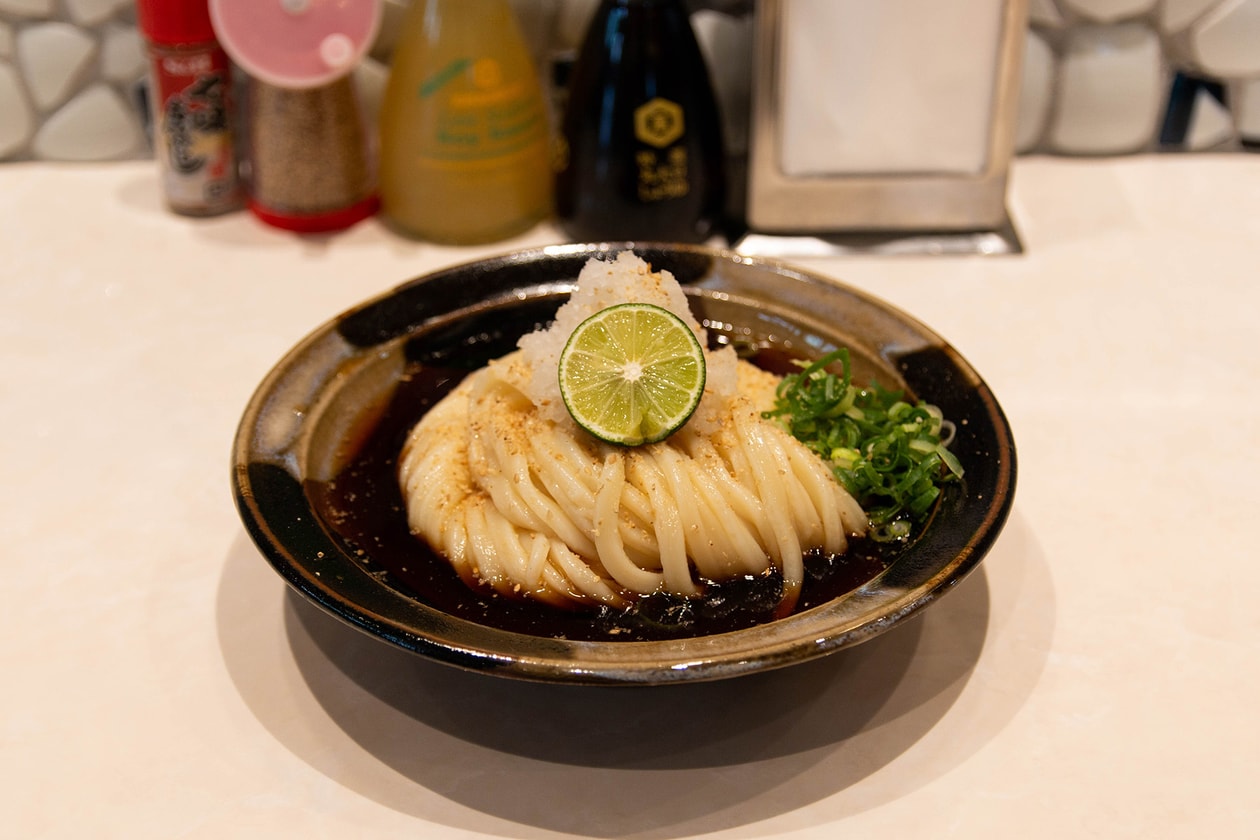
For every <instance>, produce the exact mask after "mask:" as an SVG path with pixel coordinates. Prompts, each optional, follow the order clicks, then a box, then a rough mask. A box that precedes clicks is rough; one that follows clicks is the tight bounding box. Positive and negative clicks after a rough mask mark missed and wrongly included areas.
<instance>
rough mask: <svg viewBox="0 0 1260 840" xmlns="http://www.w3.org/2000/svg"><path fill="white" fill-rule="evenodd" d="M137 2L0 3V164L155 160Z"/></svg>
mask: <svg viewBox="0 0 1260 840" xmlns="http://www.w3.org/2000/svg"><path fill="white" fill-rule="evenodd" d="M146 70H147V61H146V58H145V49H144V44H143V42H142V41H141V39H140V37H139V35H138V33H137V31H136V23H135V8H134V3H133V0H0V160H32V159H34V160H72V161H92V160H125V159H128V158H140V157H148V156H149V155H151V154H152V151H151V149H150V147H149V143H148V140H147V138H146V137H145V133H144V120H143V119H142V116H141V115H142V108H141V104H140V101H139V99H138V96H139V91H140V85H141V82H142V80H143V79H144V78H145V73H146Z"/></svg>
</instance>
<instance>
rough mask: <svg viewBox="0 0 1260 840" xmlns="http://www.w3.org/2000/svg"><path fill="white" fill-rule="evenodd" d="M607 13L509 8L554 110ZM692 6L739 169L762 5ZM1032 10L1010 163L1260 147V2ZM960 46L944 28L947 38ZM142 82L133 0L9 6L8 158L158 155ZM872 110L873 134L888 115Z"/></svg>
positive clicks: (1083, 1)
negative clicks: (589, 35) (590, 29)
mask: <svg viewBox="0 0 1260 840" xmlns="http://www.w3.org/2000/svg"><path fill="white" fill-rule="evenodd" d="M762 2H763V3H766V2H768V0H762ZM597 5H598V4H597V2H596V0H512V7H513V9H514V10H515V13H516V16H517V19H518V22H519V24H520V28H521V30H522V32H523V34H524V36H525V39H526V41H527V44H528V47H529V49H530V50H531V52H532V54H533V56H534V58H535V60H536V62H537V65H538V68H539V75H540V78H541V79H542V81H543V84H544V88H545V92H546V94H547V95H548V96H549V97H550V104H551V105H552V106H553V108H554V109H556V111H557V112H558V111H559V109H560V108H562V107H563V100H564V96H565V93H566V91H565V87H566V84H567V82H568V79H569V71H570V70H571V69H572V65H573V62H574V60H575V56H576V54H577V51H578V49H579V45H580V42H581V41H582V38H583V35H584V33H585V31H586V29H587V26H588V24H589V21H590V18H591V15H592V14H593V12H594V10H595V8H596V6H597ZM776 5H778V4H776ZM784 5H786V0H785V3H784ZM799 5H804V3H802V4H799ZM813 5H814V6H818V4H816V3H815V4H813ZM406 6H407V3H406V2H405V0H386V1H385V2H384V3H383V22H382V25H381V26H380V29H379V34H378V35H377V36H376V37H375V39H374V42H373V44H372V46H371V49H370V51H369V53H368V54H367V57H366V58H365V59H364V60H362V61H361V62H359V63H358V64H357V66H356V67H355V69H354V71H353V74H352V80H353V84H354V85H355V86H356V87H357V89H358V94H359V100H360V102H361V104H362V108H363V109H364V111H366V113H367V119H366V121H365V122H366V124H367V125H369V126H375V125H376V113H377V111H378V110H379V108H380V106H381V101H382V97H383V96H384V91H385V88H386V84H387V80H388V76H389V71H390V65H391V61H392V58H393V56H394V53H395V50H396V49H397V47H398V44H397V38H398V35H399V32H400V29H401V27H400V21H401V20H402V19H403V16H404V14H405V11H406ZM881 6H882V4H881ZM687 8H688V11H689V12H690V14H691V21H692V25H693V28H694V31H695V33H696V36H697V38H698V40H699V42H700V46H701V49H702V51H703V54H704V58H705V60H706V62H707V64H708V66H709V69H710V73H711V77H712V86H713V89H714V92H715V94H716V96H717V98H718V100H719V102H720V105H721V122H722V127H723V132H724V142H725V144H726V149H727V152H728V154H729V155H731V156H732V157H733V158H734V159H740V158H741V156H743V155H744V154H745V153H746V152H747V148H748V142H749V126H750V124H751V120H750V112H751V110H752V107H753V105H752V95H753V89H754V80H753V75H754V71H755V68H754V62H753V61H752V60H750V57H751V55H752V50H753V45H754V38H755V35H754V28H755V25H756V24H755V18H756V12H757V0H711V1H710V2H704V0H690V2H689V3H688V6H687ZM1024 8H1025V10H1026V16H1025V17H1024V18H1023V22H1022V24H1021V37H1022V44H1021V45H1020V54H1019V60H1018V66H1017V68H1016V70H1015V71H1014V72H1017V74H1018V80H1017V81H1016V83H1017V85H1018V95H1017V100H1018V107H1017V109H1016V113H1015V115H1014V126H1013V129H1012V130H1013V146H1014V149H1013V151H1014V153H1015V154H1019V155H1031V154H1049V155H1077V156H1102V155H1126V154H1135V153H1150V152H1176V153H1196V152H1239V153H1246V152H1249V151H1251V150H1254V149H1255V148H1257V146H1258V145H1260V0H1030V2H1028V4H1027V6H1026V7H1024ZM932 26H933V27H937V24H936V23H933V24H932ZM938 28H939V27H938ZM957 36H958V33H957V31H955V30H951V29H950V28H948V27H945V28H940V35H939V37H940V38H942V39H944V38H957ZM915 72H916V68H914V67H909V66H904V63H903V62H901V63H899V61H898V59H896V57H895V56H894V57H891V58H888V57H886V58H885V60H883V61H878V62H875V63H872V64H871V75H872V76H874V75H877V74H878V75H881V76H882V77H883V78H882V80H881V79H878V78H867V79H857V80H854V79H849V80H845V83H846V84H848V86H849V87H850V88H856V89H858V90H860V91H862V92H863V95H864V96H865V97H866V98H867V99H869V98H871V97H876V98H877V97H879V96H881V95H884V94H883V93H881V91H896V90H898V88H897V86H896V84H891V85H889V84H883V83H882V82H886V81H888V78H887V77H888V76H890V75H898V74H904V75H906V76H912V75H913V74H914V73H915ZM148 88H149V80H148V57H147V54H146V44H145V41H144V38H143V37H142V35H141V33H140V32H139V31H138V24H137V14H136V8H135V2H134V0H0V162H17V161H28V160H39V161H110V160H136V159H143V158H147V157H151V156H152V155H153V154H154V152H153V145H152V131H151V127H150V119H149V117H148V113H149V111H148V106H147V104H146V103H147V99H148ZM790 93H791V92H790V91H789V92H788V93H787V94H785V96H789V95H790ZM811 95H812V94H811ZM851 98H852V97H851ZM863 107H864V108H865V109H866V111H865V114H864V116H863V119H864V120H866V121H867V122H868V123H870V124H872V125H874V126H875V127H876V128H878V122H879V120H880V119H883V118H884V117H882V116H881V113H882V112H881V111H880V110H879V108H878V107H876V106H874V105H871V104H870V103H869V102H867V103H865V104H864V105H863ZM921 142H922V143H925V144H931V143H932V142H933V139H932V138H931V137H927V136H925V137H923V138H922V139H921ZM738 180H739V178H738V177H737V178H736V181H738ZM734 186H735V188H736V189H737V190H738V188H739V187H740V184H738V183H736V184H735V185H734Z"/></svg>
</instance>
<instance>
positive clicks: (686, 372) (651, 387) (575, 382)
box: [558, 303, 706, 446]
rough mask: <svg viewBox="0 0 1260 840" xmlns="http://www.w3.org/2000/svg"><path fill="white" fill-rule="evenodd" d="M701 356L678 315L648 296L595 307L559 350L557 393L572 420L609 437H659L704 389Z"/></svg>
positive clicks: (633, 440)
mask: <svg viewBox="0 0 1260 840" xmlns="http://www.w3.org/2000/svg"><path fill="white" fill-rule="evenodd" d="M705 375H706V371H705V356H704V348H703V347H701V346H700V341H699V339H698V338H697V337H696V334H695V333H694V332H693V331H692V329H691V327H689V326H688V325H687V324H686V323H685V322H684V321H683V320H682V319H680V318H679V317H678V316H677V315H675V314H674V313H672V312H670V311H669V310H667V309H663V308H662V307H659V306H656V305H654V304H650V303H623V304H619V305H617V306H610V307H608V308H606V309H601V310H600V311H598V312H596V313H595V314H593V315H591V316H590V317H589V318H587V319H586V320H585V321H583V322H582V323H580V324H579V325H578V326H577V328H576V329H574V330H573V333H572V334H571V335H570V336H569V339H568V341H567V342H566V343H565V346H564V349H563V350H562V351H561V353H560V363H559V371H558V378H559V384H560V395H561V397H562V398H563V400H564V404H565V407H566V408H567V409H568V410H569V414H570V416H572V417H573V420H574V422H576V423H577V424H578V425H579V426H581V427H582V428H583V429H585V430H586V431H587V432H589V433H590V434H592V435H594V436H595V437H597V438H599V439H600V440H603V441H606V442H608V443H615V444H620V445H623V446H638V445H641V444H647V443H656V442H657V441H661V440H664V439H665V438H667V437H669V436H670V435H671V434H673V433H674V432H676V431H677V430H678V429H680V428H682V426H683V425H684V424H685V423H686V422H687V420H688V419H689V418H690V417H691V415H692V414H693V413H694V412H695V410H696V407H697V406H698V405H699V404H700V399H701V397H702V396H703V395H704V384H705Z"/></svg>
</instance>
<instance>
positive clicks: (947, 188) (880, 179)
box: [747, 0, 1028, 235]
mask: <svg viewBox="0 0 1260 840" xmlns="http://www.w3.org/2000/svg"><path fill="white" fill-rule="evenodd" d="M980 1H981V2H982V0H980ZM902 3H905V4H906V5H907V11H909V7H910V6H913V5H914V0H888V2H886V3H885V2H881V3H879V4H870V5H869V6H868V7H867V8H871V9H873V8H875V7H876V5H878V8H879V10H880V12H879V13H880V14H889V13H891V14H894V15H895V14H898V11H897V7H898V5H900V4H902ZM952 5H953V4H940V6H942V7H949V6H952ZM854 8H856V7H854ZM837 9H838V7H837V6H819V5H818V4H817V3H815V2H811V1H810V0H760V2H759V3H758V4H757V10H756V20H755V28H756V35H755V46H754V60H755V64H754V67H755V70H754V79H753V103H752V127H751V137H750V148H749V160H748V197H747V219H748V223H749V227H750V228H751V229H752V231H753V232H754V233H765V234H820V235H825V234H830V233H846V232H867V233H869V232H872V231H882V232H897V231H917V232H923V231H941V232H961V231H986V230H996V229H1000V228H1009V220H1008V217H1007V212H1006V182H1007V172H1008V169H1009V166H1010V162H1011V158H1012V156H1013V153H1014V143H1015V141H1014V137H1015V118H1016V113H1017V110H1018V97H1019V81H1020V66H1021V61H1022V54H1023V43H1024V38H1025V31H1026V24H1027V13H1028V8H1027V0H1004V1H1003V2H1000V3H998V4H997V5H996V7H995V8H994V10H993V13H994V14H996V15H998V17H999V19H998V20H996V21H993V22H992V32H993V33H995V37H996V38H997V39H998V41H997V43H996V44H985V46H984V48H985V49H986V50H987V49H993V53H992V54H993V56H994V57H995V59H996V60H995V63H994V66H993V67H992V76H991V77H990V78H989V79H988V84H989V85H990V88H989V89H990V90H991V98H990V100H989V107H988V112H987V114H985V115H983V117H984V120H985V122H984V124H983V125H977V126H975V127H974V128H975V130H976V136H977V137H981V138H982V139H983V141H984V142H985V144H986V146H985V148H984V149H983V150H982V151H983V155H982V160H979V161H978V165H976V166H975V167H973V168H970V169H966V168H962V169H960V168H957V167H955V168H954V169H953V170H952V171H941V170H938V171H933V170H932V167H931V166H930V165H929V164H925V165H924V166H923V167H922V168H919V167H917V166H914V165H909V166H905V165H902V166H900V167H899V168H896V169H895V170H894V169H890V170H888V171H879V170H878V168H877V167H876V168H872V166H871V164H870V163H869V162H866V163H864V164H863V165H862V166H858V167H853V168H852V169H846V166H847V163H846V161H845V160H843V159H841V158H840V157H838V158H837V160H836V161H835V166H834V168H832V169H831V170H830V171H813V172H795V173H792V174H789V173H788V172H786V171H785V166H784V132H783V125H784V108H785V99H786V95H785V92H784V90H783V79H784V76H785V66H786V62H785V58H786V56H785V54H784V43H785V21H786V20H787V15H788V14H796V15H798V18H797V20H796V23H797V25H798V29H797V30H796V31H797V32H800V31H802V30H801V29H800V28H799V25H800V22H801V19H800V17H799V16H800V15H805V14H809V13H810V12H811V11H813V12H819V11H820V10H821V13H822V14H824V15H835V14H836V10H837ZM859 17H860V16H859ZM868 22H869V17H868ZM884 23H887V21H884V22H881V27H882V29H881V31H879V32H871V33H862V32H853V31H850V32H848V33H846V35H847V37H850V38H853V37H856V38H858V39H862V38H865V37H866V36H867V35H868V34H869V36H870V38H871V39H874V40H873V41H871V42H869V43H870V49H878V48H879V46H878V45H879V41H878V39H879V38H881V37H882V38H889V37H893V38H896V37H900V33H899V31H896V27H898V26H899V25H900V24H899V23H898V21H895V20H894V21H892V23H891V26H884ZM855 24H856V25H858V26H862V25H863V21H861V20H858V21H855ZM807 29H808V28H807ZM834 36H835V33H834V30H832V31H830V32H829V31H827V29H826V28H825V27H819V28H817V29H816V30H815V29H808V31H807V32H806V35H805V37H807V38H809V39H819V40H818V42H817V44H816V46H817V47H818V48H819V49H821V50H826V49H831V48H832V46H831V43H829V42H828V39H833V40H834ZM798 37H800V36H799V35H798ZM939 37H941V38H947V37H948V33H942V34H941V35H940V36H939ZM798 43H799V42H798ZM942 43H944V42H942ZM976 48H977V45H976V44H975V43H966V42H964V41H963V40H962V39H954V40H951V41H949V42H948V43H947V45H946V46H945V47H944V49H945V50H946V51H948V50H954V49H957V50H964V51H965V50H975V49H976ZM994 48H995V49H994ZM934 71H935V68H934V67H933V66H931V64H930V57H928V59H927V60H925V61H924V62H917V61H916V66H905V67H900V68H898V69H897V72H898V73H903V74H931V73H933V72H934ZM908 78H910V79H911V80H912V79H913V77H908ZM919 78H922V79H929V78H935V79H936V81H937V82H938V83H939V81H940V79H939V78H938V77H930V76H927V75H923V76H920V77H919ZM902 81H903V82H904V81H906V79H905V78H903V79H902ZM880 82H881V79H879V78H870V77H867V78H861V79H856V78H830V79H818V80H817V93H818V95H820V96H823V95H826V92H827V91H828V90H832V91H835V90H838V89H837V88H835V87H828V86H836V85H869V86H870V87H869V88H868V89H863V90H862V94H863V95H869V96H879V95H881V93H882V92H881V91H880V90H879V85H880ZM794 93H795V92H794ZM905 104H906V107H911V108H913V107H915V105H916V103H914V102H908V103H905ZM843 133H844V131H843V127H840V126H838V127H837V138H836V143H835V146H836V147H837V148H839V147H842V146H843V142H842V140H843V138H841V137H840V136H839V135H841V134H843ZM831 139H832V138H829V137H826V136H818V133H817V132H815V133H814V135H813V136H811V137H810V138H809V140H810V142H811V143H813V144H814V148H826V147H825V146H822V145H820V144H826V143H828V142H829V141H830V140H831ZM898 139H905V138H898ZM912 140H913V142H920V140H921V143H922V144H923V146H922V148H924V149H928V148H929V146H928V144H931V143H933V142H934V138H933V137H932V136H930V135H927V134H925V135H924V136H922V137H921V138H919V137H913V138H912ZM839 154H840V153H838V155H839ZM930 157H932V155H928V154H925V158H930Z"/></svg>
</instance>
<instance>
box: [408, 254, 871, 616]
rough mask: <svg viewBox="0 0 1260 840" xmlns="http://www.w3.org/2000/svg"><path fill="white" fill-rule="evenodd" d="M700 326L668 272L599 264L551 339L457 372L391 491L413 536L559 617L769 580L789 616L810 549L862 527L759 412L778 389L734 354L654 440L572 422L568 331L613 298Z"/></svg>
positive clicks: (797, 447)
mask: <svg viewBox="0 0 1260 840" xmlns="http://www.w3.org/2000/svg"><path fill="white" fill-rule="evenodd" d="M631 300H635V301H646V302H651V303H657V304H658V305H664V306H666V308H669V309H670V310H671V311H673V312H674V313H675V314H676V315H679V317H682V318H683V319H684V320H685V321H686V322H687V323H688V324H690V325H691V326H692V328H693V329H694V330H695V331H696V332H697V335H698V336H699V337H701V339H702V346H706V345H705V342H704V341H703V338H704V330H703V329H702V327H701V326H700V325H699V324H698V323H697V322H696V321H695V318H694V316H692V315H691V313H690V311H689V309H688V307H687V303H686V298H685V296H684V295H683V293H682V290H681V288H680V287H679V286H678V285H677V283H676V281H674V280H673V278H672V277H671V276H670V275H669V274H668V273H667V272H661V273H654V272H651V271H650V269H649V268H648V267H647V266H646V265H645V264H644V263H643V262H642V261H641V260H639V259H638V258H637V257H634V256H633V255H631V254H629V253H625V254H622V255H620V257H619V258H618V259H617V260H615V261H595V260H592V261H591V263H589V264H588V265H587V267H586V268H585V269H584V270H583V272H582V274H581V276H580V277H579V279H578V289H577V291H575V293H574V295H573V297H572V298H571V300H570V301H569V302H568V303H566V304H565V305H564V306H563V307H561V309H560V311H559V312H558V313H557V317H556V320H555V322H554V323H553V324H552V325H551V326H550V327H549V328H548V329H546V330H541V331H539V332H537V333H534V334H531V335H530V336H526V337H525V338H524V339H522V340H521V343H520V347H519V349H518V350H517V351H516V352H514V353H512V354H509V355H508V356H505V357H504V358H502V359H499V360H496V361H494V362H492V363H491V364H490V365H488V366H487V367H485V368H482V369H480V370H478V371H476V372H474V373H472V374H471V375H470V376H468V377H467V378H466V379H465V380H464V381H463V382H462V383H461V384H460V385H459V386H458V387H457V388H456V389H455V390H454V391H452V392H451V393H450V394H449V395H448V396H447V397H445V398H444V399H443V400H442V401H440V402H439V403H438V404H437V405H435V406H434V407H433V408H432V409H431V410H430V411H429V412H428V413H427V414H426V415H425V416H424V417H423V418H422V419H421V420H420V421H419V423H417V425H416V426H415V427H414V428H413V429H412V431H411V433H410V434H409V435H408V437H407V440H406V442H405V444H404V447H403V451H402V456H401V459H400V462H399V463H400V466H399V478H400V482H401V485H402V491H403V496H404V498H405V501H406V508H407V517H408V521H409V523H410V526H411V529H412V531H413V532H414V533H415V534H416V535H418V536H419V537H421V538H423V539H424V540H426V541H427V542H428V543H429V544H430V545H431V546H432V547H433V548H434V549H435V550H436V551H437V552H439V553H440V554H441V555H442V556H444V557H445V558H446V559H447V560H448V561H449V562H450V563H451V565H452V566H453V567H454V568H455V570H456V571H457V572H458V573H459V575H460V576H461V577H462V578H463V579H464V580H465V581H466V582H467V583H468V584H469V585H470V586H474V587H476V586H483V585H484V586H489V587H492V588H493V589H494V590H495V591H497V592H500V593H502V594H504V595H507V596H511V597H523V598H532V599H537V600H540V601H544V602H548V603H552V604H556V605H570V606H571V605H575V604H577V605H583V604H585V605H610V606H622V605H625V604H627V603H629V602H632V601H633V600H635V599H636V598H638V597H641V596H645V595H649V594H652V593H656V592H669V593H673V594H675V595H679V596H690V595H695V594H698V593H699V592H700V591H701V590H702V589H703V587H704V584H705V581H724V580H729V579H732V578H736V577H739V576H743V575H751V574H760V573H763V572H766V571H768V570H770V569H777V570H778V571H779V572H780V573H781V574H782V577H783V582H784V598H783V603H782V605H781V610H788V609H790V608H791V606H792V604H794V603H795V601H796V598H797V596H798V594H799V592H800V587H801V584H802V582H803V578H804V557H805V555H806V554H807V553H808V552H809V551H812V550H819V551H822V552H826V553H829V554H839V553H842V552H844V551H845V549H846V547H847V545H848V540H849V538H850V537H852V536H856V535H860V534H862V533H864V531H865V528H866V523H867V517H866V515H865V513H864V512H863V511H862V509H861V507H859V505H858V504H857V502H856V501H854V500H853V498H852V497H851V496H850V495H849V494H848V493H847V492H846V491H845V490H844V489H843V488H842V487H841V486H840V485H839V484H838V483H837V482H836V481H835V479H834V478H833V477H832V474H831V471H830V469H829V467H828V466H827V465H826V464H825V463H823V462H822V461H821V460H820V459H819V458H818V457H817V456H815V455H814V454H813V453H811V452H810V451H809V450H808V449H806V448H805V447H804V446H803V445H802V444H801V443H799V442H798V441H796V440H795V439H794V438H792V437H791V435H789V434H788V433H787V432H785V431H784V430H783V429H781V428H780V427H779V426H777V425H775V424H774V423H773V422H771V421H768V420H765V419H763V418H762V416H761V412H762V411H763V410H764V409H766V408H769V407H770V405H771V404H772V403H773V400H774V391H775V387H776V385H777V383H778V378H777V377H776V376H774V375H773V374H770V373H767V372H765V371H762V370H760V369H758V368H756V367H754V366H752V365H750V364H748V363H746V362H742V361H736V359H735V356H734V352H733V351H732V350H730V349H729V348H725V349H722V350H717V351H709V352H708V353H707V359H706V365H707V367H708V369H709V376H708V381H707V385H706V391H705V395H704V397H703V399H702V401H701V404H700V407H699V408H698V409H697V412H696V414H695V415H693V417H692V418H691V420H689V421H688V423H687V425H686V426H684V427H683V428H682V429H681V430H680V431H678V432H676V433H675V434H674V435H672V436H671V437H669V438H668V439H666V440H665V441H662V442H660V443H655V444H650V445H646V446H639V447H632V448H625V447H619V446H615V445H611V444H606V443H602V442H600V441H598V440H596V439H594V438H593V437H591V436H590V435H588V434H586V433H585V432H583V431H582V430H581V429H579V428H578V426H577V425H576V424H575V423H574V422H573V421H572V420H571V418H569V417H568V415H567V412H565V410H564V406H563V403H562V402H561V400H560V398H559V390H558V384H557V383H556V366H555V365H556V362H555V359H556V358H557V357H558V354H559V351H560V349H561V348H562V347H563V344H564V341H565V340H566V339H567V336H568V335H569V333H570V332H572V330H573V328H574V327H575V326H576V324H577V323H580V322H581V321H582V320H584V319H585V318H586V317H587V316H588V315H590V314H592V313H593V312H595V311H598V310H599V309H602V308H604V307H607V306H611V305H615V304H616V303H621V302H626V301H631Z"/></svg>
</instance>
